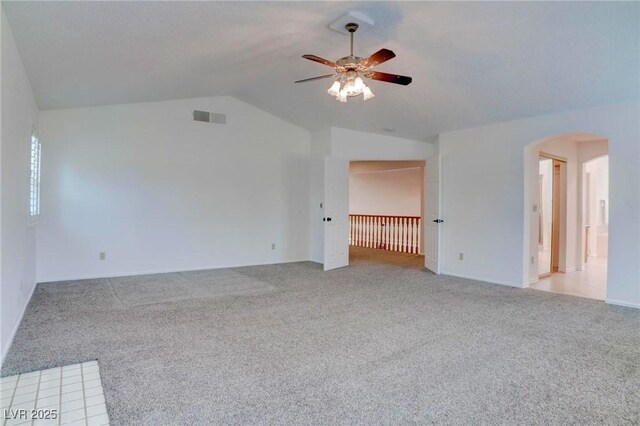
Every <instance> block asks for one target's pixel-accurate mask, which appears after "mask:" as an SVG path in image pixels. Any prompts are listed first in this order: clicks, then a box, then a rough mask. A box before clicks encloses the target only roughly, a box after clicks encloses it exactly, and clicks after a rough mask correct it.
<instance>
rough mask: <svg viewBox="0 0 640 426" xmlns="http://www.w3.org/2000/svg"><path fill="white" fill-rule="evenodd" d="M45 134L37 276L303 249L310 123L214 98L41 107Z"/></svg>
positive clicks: (291, 253) (160, 267)
mask: <svg viewBox="0 0 640 426" xmlns="http://www.w3.org/2000/svg"><path fill="white" fill-rule="evenodd" d="M194 109H199V110H206V111H214V112H217V113H224V114H227V124H226V125H219V124H210V123H201V122H194V121H192V117H191V115H192V111H193V110H194ZM40 136H41V139H42V141H43V144H44V145H45V146H46V150H45V153H44V160H43V164H42V195H43V196H42V218H41V223H40V230H39V234H38V280H39V281H56V280H66V279H76V278H87V277H104V276H114V275H129V274H139V273H151V272H163V271H176V270H193V269H203V268H216V267H226V266H236V265H252V264H261V263H276V262H286V261H297V260H306V259H308V258H309V253H308V218H309V182H308V166H309V157H310V134H309V133H308V132H307V131H305V130H303V129H301V128H299V127H297V126H295V125H292V124H290V123H288V122H285V121H283V120H281V119H279V118H277V117H275V116H273V115H271V114H268V113H266V112H264V111H262V110H260V109H257V108H255V107H252V106H250V105H247V104H245V103H242V102H240V101H238V100H236V99H233V98H230V97H215V98H202V99H186V100H175V101H166V102H153V103H140V104H127V105H113V106H102V107H93V108H78V109H63V110H54V111H43V112H42V113H41V115H40ZM272 243H275V244H276V249H275V250H272V248H271V245H272ZM100 252H106V260H99V253H100Z"/></svg>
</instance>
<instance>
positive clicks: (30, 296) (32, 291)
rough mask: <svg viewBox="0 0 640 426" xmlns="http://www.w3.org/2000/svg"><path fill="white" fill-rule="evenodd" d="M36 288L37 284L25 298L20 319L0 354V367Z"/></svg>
mask: <svg viewBox="0 0 640 426" xmlns="http://www.w3.org/2000/svg"><path fill="white" fill-rule="evenodd" d="M37 286H38V284H33V288H32V289H31V293H30V294H29V297H28V298H27V301H26V303H25V304H24V306H23V307H22V312H20V319H19V320H18V322H17V323H16V325H15V326H14V327H13V330H12V331H11V336H10V337H9V341H8V343H7V347H6V348H2V354H0V367H2V366H3V365H4V360H5V358H6V357H7V354H9V349H11V346H12V345H13V339H15V337H16V333H17V332H18V328H20V324H22V319H23V318H24V314H25V313H26V312H27V307H28V306H29V303H31V298H33V293H35V291H36V287H37Z"/></svg>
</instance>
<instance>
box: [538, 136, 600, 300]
mask: <svg viewBox="0 0 640 426" xmlns="http://www.w3.org/2000/svg"><path fill="white" fill-rule="evenodd" d="M533 153H534V154H535V155H536V156H537V163H538V164H537V167H536V170H535V173H536V175H535V180H536V184H537V188H536V191H535V193H534V200H533V209H532V212H533V215H534V216H533V218H534V219H535V220H534V221H532V224H533V226H532V228H531V230H532V242H533V241H535V243H536V245H537V250H536V251H535V255H534V256H532V257H531V259H532V262H531V268H532V269H533V268H534V267H535V270H532V271H531V272H530V276H531V275H533V274H535V278H532V279H531V282H530V287H531V288H533V289H537V290H544V291H550V292H554V293H560V294H568V295H572V296H580V297H586V298H591V299H597V300H605V298H606V290H607V258H608V226H609V214H608V208H609V195H608V194H609V168H608V141H607V140H606V139H605V138H602V137H599V136H596V135H589V134H569V135H562V136H557V137H552V138H549V139H546V140H545V141H543V142H541V143H540V144H538V145H536V146H535V147H534V152H533Z"/></svg>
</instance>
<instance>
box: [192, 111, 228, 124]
mask: <svg viewBox="0 0 640 426" xmlns="http://www.w3.org/2000/svg"><path fill="white" fill-rule="evenodd" d="M193 121H202V122H204V123H216V124H227V116H226V115H225V114H216V113H215V112H209V111H198V110H197V109H194V110H193Z"/></svg>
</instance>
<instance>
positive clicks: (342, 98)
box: [336, 88, 347, 102]
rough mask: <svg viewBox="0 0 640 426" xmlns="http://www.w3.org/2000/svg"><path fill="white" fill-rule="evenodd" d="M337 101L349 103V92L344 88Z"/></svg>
mask: <svg viewBox="0 0 640 426" xmlns="http://www.w3.org/2000/svg"><path fill="white" fill-rule="evenodd" d="M336 99H337V100H339V101H340V102H347V91H346V89H345V88H342V90H341V91H340V93H338V96H337V97H336Z"/></svg>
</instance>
